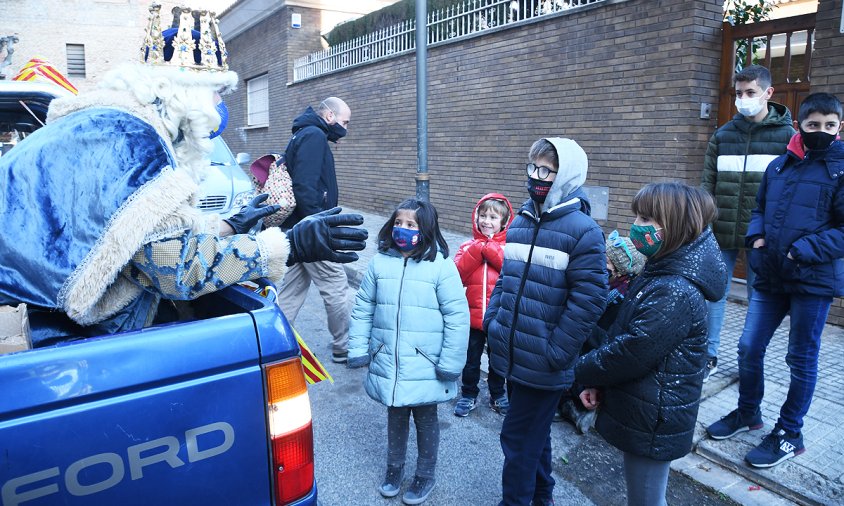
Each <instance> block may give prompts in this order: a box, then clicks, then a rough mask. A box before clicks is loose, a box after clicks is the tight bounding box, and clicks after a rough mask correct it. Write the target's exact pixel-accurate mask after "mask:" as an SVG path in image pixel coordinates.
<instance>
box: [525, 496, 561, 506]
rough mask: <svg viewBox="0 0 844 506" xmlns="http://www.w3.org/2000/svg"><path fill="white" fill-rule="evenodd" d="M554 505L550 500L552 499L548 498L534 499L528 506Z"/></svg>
mask: <svg viewBox="0 0 844 506" xmlns="http://www.w3.org/2000/svg"><path fill="white" fill-rule="evenodd" d="M554 504H555V503H554V499H552V498H550V497H549V498H548V499H537V498H534V499H533V500H532V501H531V502H530V506H554Z"/></svg>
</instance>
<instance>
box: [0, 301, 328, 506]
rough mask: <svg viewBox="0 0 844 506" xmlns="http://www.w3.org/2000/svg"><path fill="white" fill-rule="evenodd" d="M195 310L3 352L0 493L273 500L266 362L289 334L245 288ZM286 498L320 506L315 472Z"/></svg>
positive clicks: (5, 499) (31, 498) (82, 499)
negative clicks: (307, 484) (173, 318)
mask: <svg viewBox="0 0 844 506" xmlns="http://www.w3.org/2000/svg"><path fill="white" fill-rule="evenodd" d="M192 308H193V310H194V311H195V315H196V318H195V319H194V320H193V321H180V322H177V323H168V324H161V325H157V326H153V327H149V328H146V329H143V330H138V331H134V332H128V333H123V334H119V335H114V336H102V337H95V338H88V339H80V340H77V341H73V342H65V343H62V344H58V345H55V346H51V347H47V348H39V349H33V350H28V351H24V352H19V353H13V354H8V355H2V356H0V384H2V385H3V394H2V395H0V504H2V505H3V506H13V505H25V506H42V505H57V504H61V505H86V506H89V505H99V504H102V505H117V504H120V505H122V506H127V505H171V504H172V505H192V504H196V505H203V506H208V505H228V506H231V505H270V504H276V503H275V502H274V495H275V486H274V484H273V479H274V478H273V476H274V473H275V472H276V469H275V466H274V465H273V460H272V449H271V441H270V427H269V423H268V415H267V409H268V401H267V388H266V378H265V373H264V366H265V365H267V364H270V363H275V362H278V361H283V360H285V359H296V357H298V356H299V353H300V352H299V346H298V344H297V342H296V338H295V336H294V334H293V332H292V330H291V329H290V326H289V325H288V323H287V321H286V320H285V318H284V316H283V315H282V313H281V312H280V311H279V309H278V307H277V306H276V304H275V303H274V302H273V301H272V300H270V299H266V298H264V297H261V296H259V295H258V294H256V293H254V292H253V291H251V290H249V289H247V288H244V287H240V286H233V287H229V288H226V289H224V290H222V291H220V292H216V293H214V294H211V295H207V296H205V297H202V298H200V299H198V300H197V301H194V303H193V304H192ZM275 416H277V414H276V415H275ZM307 416H308V419H309V418H310V413H308V414H307ZM289 504H295V505H301V506H305V505H314V504H317V491H316V484H315V482H314V485H313V487H312V488H311V490H310V492H308V493H306V495H305V496H304V497H301V498H298V499H296V500H295V501H294V502H292V503H289Z"/></svg>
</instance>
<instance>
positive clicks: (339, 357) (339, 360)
mask: <svg viewBox="0 0 844 506" xmlns="http://www.w3.org/2000/svg"><path fill="white" fill-rule="evenodd" d="M348 360H349V353H348V352H345V351H335V352H333V353H332V354H331V361H332V362H334V363H335V364H345V363H346V362H347V361H348Z"/></svg>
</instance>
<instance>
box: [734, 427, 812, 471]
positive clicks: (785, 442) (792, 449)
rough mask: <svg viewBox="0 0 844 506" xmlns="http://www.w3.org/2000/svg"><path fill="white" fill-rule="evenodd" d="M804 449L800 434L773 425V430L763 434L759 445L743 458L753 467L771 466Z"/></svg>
mask: <svg viewBox="0 0 844 506" xmlns="http://www.w3.org/2000/svg"><path fill="white" fill-rule="evenodd" d="M805 451H806V447H805V446H803V435H802V434H800V433H799V432H797V433H789V432H786V431H785V429H783V428H782V427H780V426H779V425H775V426H774V430H773V431H771V433H770V434H768V435H767V436H765V439H763V440H762V442H761V443H760V444H759V446H757V447H756V448H754V449H752V450H750V451H749V452H748V453H747V455H745V456H744V460H746V461H747V463H748V464H750V465H751V466H753V467H773V466H775V465H777V464H779V463H780V462H782V461H783V460H786V459H790V458H791V457H795V456H797V455H800V454H801V453H803V452H805Z"/></svg>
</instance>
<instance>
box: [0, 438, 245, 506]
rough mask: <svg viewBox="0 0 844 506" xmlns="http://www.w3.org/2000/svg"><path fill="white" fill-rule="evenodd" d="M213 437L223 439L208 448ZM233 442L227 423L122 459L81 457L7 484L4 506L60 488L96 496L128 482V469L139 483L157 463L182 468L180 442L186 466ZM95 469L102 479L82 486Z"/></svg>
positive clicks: (149, 445) (152, 444) (142, 447)
mask: <svg viewBox="0 0 844 506" xmlns="http://www.w3.org/2000/svg"><path fill="white" fill-rule="evenodd" d="M212 433H219V435H221V436H222V437H217V438H216V439H217V441H215V442H213V443H211V444H210V445H208V444H207V443H206V439H208V438H203V436H205V435H210V434H212ZM234 440H235V437H234V427H232V426H231V424H228V423H226V422H216V423H210V424H208V425H203V426H202V427H197V428H195V429H190V430H188V431H186V432H185V434H184V437H183V439H182V440H181V441H180V440H179V438H178V437H176V436H165V437H162V438H158V439H154V440H152V441H147V442H145V443H141V444H136V445H132V446H130V447H128V448H127V449H126V451H125V454H123V455H118V454H117V453H113V452H106V453H97V454H95V455H89V456H86V457H82V458H80V459H79V460H76V461H74V462H73V463H71V464H70V465H69V466H67V468H66V469H59V468H58V467H50V468H47V469H44V470H41V471H38V472H34V473H30V474H27V475H24V476H20V477H18V478H12V479H11V480H9V481H7V482H6V483H4V484H3V489H2V499H3V506H17V505H19V504H23V503H25V502H26V501H31V500H33V499H37V498H40V497H45V496H48V495H51V494H58V493H59V491H60V489H59V487H60V486H64V487H65V489H66V490H67V493H69V494H70V495H73V496H77V497H81V496H88V495H92V494H96V493H97V492H102V491H103V490H107V489H109V488H112V487H115V486H117V485H118V484H119V483H120V482H121V481H123V480H124V479H127V476H126V474H127V472H126V471H127V469H128V471H129V473H128V474H129V476H128V479H131V480H140V479H142V478H143V477H144V468H145V467H146V466H149V465H152V464H157V463H160V462H165V463H167V464H168V465H169V466H170V467H171V468H176V467H179V466H183V465H185V460H183V459H182V458H181V457H180V456H179V448H180V447H181V445H182V442H184V447H185V448H186V450H187V462H189V463H195V462H199V461H200V460H205V459H209V458H211V457H216V456H218V455H221V454H223V453H225V452H226V451H228V450H229V449H230V448H231V447H232V445H234ZM201 443H205V444H204V445H203V444H201ZM94 467H98V468H100V470H101V471H104V473H102V478H101V479H98V480H96V481H93V482H85V483H83V480H81V479H80V475H81V474H83V472H84V471H85V470H88V469H90V468H94Z"/></svg>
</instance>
